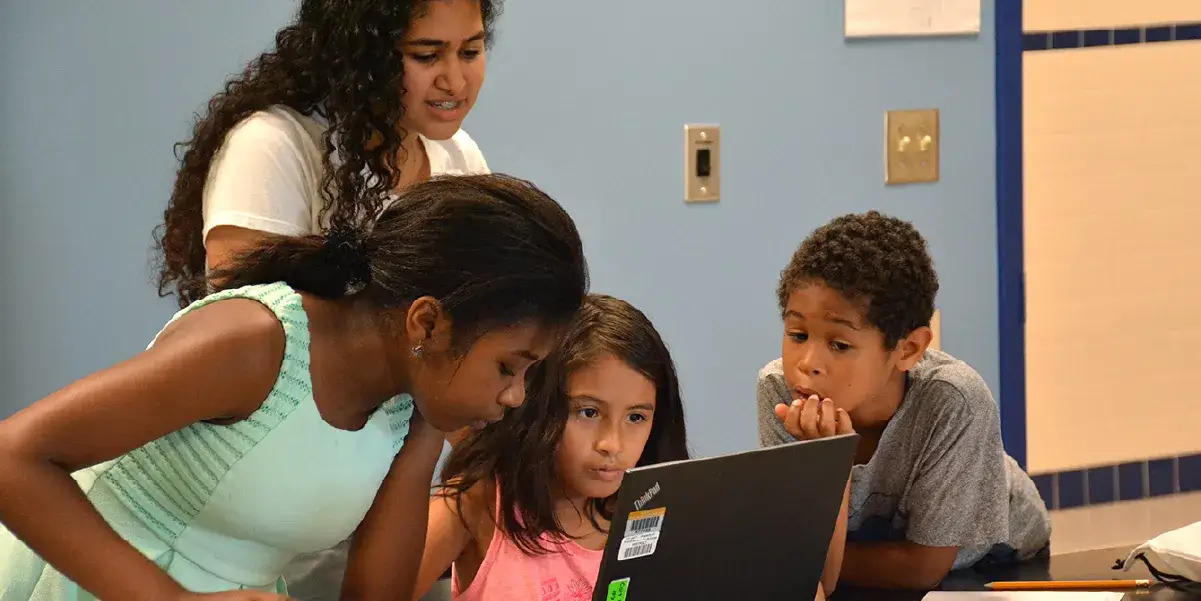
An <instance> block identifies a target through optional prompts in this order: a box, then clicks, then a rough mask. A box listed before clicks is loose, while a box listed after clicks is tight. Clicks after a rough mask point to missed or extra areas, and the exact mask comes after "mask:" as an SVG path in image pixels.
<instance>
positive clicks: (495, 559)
mask: <svg viewBox="0 0 1201 601" xmlns="http://www.w3.org/2000/svg"><path fill="white" fill-rule="evenodd" d="M496 510H497V511H496V515H500V487H499V486H498V487H497V488H496ZM546 547H547V548H557V549H558V551H557V552H555V553H547V554H544V555H534V556H530V555H526V554H525V553H523V552H522V551H521V549H520V548H518V546H517V545H516V544H515V543H514V542H513V541H512V540H510V539H509V537H507V536H505V535H504V532H503V531H502V530H501V528H500V527H499V526H498V527H497V528H496V529H495V531H494V532H493V534H492V541H491V542H490V543H489V544H488V553H487V555H485V556H484V561H483V563H481V564H480V570H479V572H477V573H476V575H475V579H473V580H472V581H471V586H468V587H467V590H459V574H458V570H457V569H455V568H454V567H452V568H451V579H450V580H451V585H450V586H451V594H452V596H453V598H454V599H456V600H458V601H500V600H504V601H508V600H510V599H512V600H515V601H516V600H520V601H527V600H528V601H589V600H590V599H592V588H593V586H595V585H596V576H597V572H599V571H600V562H601V556H602V555H603V554H604V552H603V551H593V550H592V549H585V548H584V547H581V546H580V545H578V544H576V543H575V542H570V541H569V542H566V543H562V544H560V545H557V546H552V543H547V544H546Z"/></svg>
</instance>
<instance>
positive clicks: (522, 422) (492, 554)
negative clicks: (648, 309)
mask: <svg viewBox="0 0 1201 601" xmlns="http://www.w3.org/2000/svg"><path fill="white" fill-rule="evenodd" d="M526 383H527V389H526V403H525V405H524V406H522V407H520V408H518V409H514V410H512V411H511V412H509V413H508V415H506V416H505V418H504V419H503V420H501V421H499V422H496V423H492V424H489V425H487V426H486V427H484V428H483V429H480V430H477V431H474V432H471V433H470V434H468V435H467V436H466V437H465V438H464V439H462V440H461V441H458V442H457V444H455V446H454V449H453V450H452V451H451V454H450V456H449V457H448V458H447V461H446V464H445V466H444V467H443V469H442V478H443V482H445V484H444V485H443V486H442V488H441V489H440V490H439V492H438V493H437V494H436V495H435V496H434V498H433V499H432V501H431V504H430V518H429V530H428V531H427V534H426V545H425V556H424V559H423V561H422V565H421V575H420V577H419V578H418V589H417V591H418V592H419V593H421V592H424V591H425V590H427V589H428V588H429V586H430V585H432V583H433V582H434V581H435V580H436V579H437V578H438V577H439V576H440V575H442V574H443V573H444V572H445V570H446V568H448V567H451V566H452V564H453V570H452V583H451V589H452V591H453V594H454V598H455V599H458V600H460V601H477V600H487V601H492V600H508V599H514V600H522V601H524V600H530V601H544V600H545V601H552V600H553V601H589V600H590V599H591V598H592V589H593V587H594V586H595V584H596V577H597V572H598V571H599V569H600V560H601V554H602V551H603V549H604V546H605V539H606V535H607V530H608V526H609V520H610V518H611V517H612V503H613V502H614V501H615V500H616V494H617V489H618V487H620V486H621V480H622V476H623V475H624V472H625V470H627V469H630V468H633V467H635V466H640V465H651V464H655V463H660V462H666V461H676V460H681V459H687V458H688V445H687V439H686V434H685V430H684V411H683V406H682V405H681V402H680V391H679V385H678V384H677V381H676V370H675V366H674V364H673V363H672V360H671V355H670V354H668V351H667V347H666V345H664V344H663V340H662V338H660V336H659V333H658V332H657V331H656V330H655V328H654V326H653V325H651V323H650V321H649V320H648V319H647V318H646V316H645V315H643V314H642V312H640V311H639V310H638V309H636V308H634V307H633V306H631V305H630V304H629V303H626V302H624V301H621V300H618V299H615V298H612V297H608V296H601V295H591V296H589V297H588V298H587V299H586V300H585V302H584V306H583V308H582V309H581V310H580V312H579V313H578V314H577V316H576V317H575V319H574V321H573V322H572V323H571V324H569V326H568V330H567V332H566V335H565V337H564V338H563V339H562V341H561V342H560V344H559V345H558V346H557V348H555V349H554V350H552V351H551V353H550V354H549V355H548V356H547V358H546V359H545V360H544V361H542V362H541V363H540V364H539V365H538V366H537V367H536V368H532V371H531V373H530V376H529V377H528V378H527V380H526Z"/></svg>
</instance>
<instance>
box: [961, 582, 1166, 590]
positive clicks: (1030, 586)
mask: <svg viewBox="0 0 1201 601" xmlns="http://www.w3.org/2000/svg"><path fill="white" fill-rule="evenodd" d="M1150 586H1151V581H1150V580H1048V581H1045V582H1039V581H1020V582H990V583H988V584H986V585H984V588H987V589H989V590H993V591H1088V590H1094V591H1095V590H1113V589H1127V588H1148V587H1150Z"/></svg>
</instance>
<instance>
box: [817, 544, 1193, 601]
mask: <svg viewBox="0 0 1201 601" xmlns="http://www.w3.org/2000/svg"><path fill="white" fill-rule="evenodd" d="M1129 552H1130V547H1121V548H1116V549H1105V550H1101V551H1082V552H1079V553H1068V554H1065V555H1054V556H1052V557H1050V558H1049V559H1044V560H1040V561H1032V562H1027V563H1024V564H1020V565H1015V566H1004V567H990V568H983V569H969V570H961V571H958V572H952V573H951V575H949V576H948V577H947V579H946V580H945V581H943V583H942V586H941V587H939V590H944V591H982V590H985V589H984V585H985V584H988V583H989V582H995V581H997V580H1121V579H1131V578H1151V574H1150V573H1149V572H1148V571H1147V569H1146V566H1143V565H1142V564H1139V565H1137V566H1136V567H1134V568H1132V569H1131V570H1130V571H1129V572H1123V571H1120V570H1114V569H1112V568H1113V565H1114V562H1116V561H1117V560H1118V559H1125V558H1126V555H1127V554H1128V553H1129ZM925 594H926V593H925V592H924V591H921V592H919V591H884V590H875V589H860V588H854V587H844V586H841V585H840V586H839V587H838V590H837V591H835V592H834V595H833V596H831V601H920V599H921V598H922V597H924V596H925ZM1136 600H1137V601H1201V587H1198V588H1196V589H1193V590H1190V591H1181V590H1176V589H1171V588H1168V587H1165V586H1162V585H1160V586H1156V587H1154V588H1152V589H1151V590H1147V591H1132V592H1129V593H1127V595H1126V599H1125V601H1136Z"/></svg>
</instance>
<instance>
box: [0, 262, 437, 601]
mask: <svg viewBox="0 0 1201 601" xmlns="http://www.w3.org/2000/svg"><path fill="white" fill-rule="evenodd" d="M230 298H249V299H254V300H256V301H259V302H261V303H263V304H264V305H266V306H267V307H269V308H270V309H271V310H272V311H273V312H274V313H275V315H276V316H277V317H278V318H279V320H280V322H281V323H282V324H283V328H284V332H285V333H286V336H287V342H286V346H285V351H284V360H283V363H282V365H281V367H280V371H279V378H278V379H277V380H276V383H275V387H274V388H272V389H271V393H270V394H269V395H268V396H267V399H266V400H265V401H264V402H263V405H262V406H261V407H260V408H259V409H258V411H256V412H255V413H253V414H252V415H251V416H250V418H249V419H246V420H243V421H241V422H238V423H236V424H233V425H229V426H217V425H212V424H207V423H198V424H193V425H191V426H189V427H187V428H184V429H182V430H179V431H177V432H172V433H171V434H168V435H166V436H164V437H162V438H160V439H158V440H155V441H152V442H149V443H147V444H145V445H143V446H142V447H139V448H138V449H135V450H133V451H131V452H129V453H127V454H125V455H123V456H121V457H118V458H116V459H114V460H112V461H108V462H105V463H102V464H100V465H96V466H93V467H90V468H87V469H83V470H80V471H78V472H76V473H75V474H73V477H74V478H75V480H76V481H77V482H78V483H79V486H80V488H81V489H82V490H83V491H84V493H85V494H86V495H87V497H88V499H89V500H90V501H91V502H92V504H93V505H94V506H95V507H96V509H97V511H99V512H100V514H101V515H102V516H104V519H105V520H107V521H108V523H109V525H111V526H112V527H113V529H114V530H116V531H117V533H118V534H120V535H121V536H122V537H123V538H124V539H125V540H127V541H129V543H130V544H131V545H133V546H134V547H136V548H137V549H138V550H139V551H141V552H142V553H143V554H144V555H146V556H147V557H149V558H150V559H152V560H153V561H154V562H155V563H157V564H158V565H159V566H161V567H162V568H163V570H165V571H166V572H167V573H168V574H170V575H171V576H172V577H174V578H175V579H176V580H177V581H178V582H179V583H180V584H181V585H183V587H184V588H186V589H188V590H190V591H193V592H220V591H229V590H238V589H260V590H265V591H274V592H280V593H284V592H286V586H285V584H284V582H283V580H282V578H281V577H280V574H281V573H282V572H283V569H284V566H286V565H287V564H288V563H289V562H290V561H291V560H292V559H293V558H294V557H296V556H297V555H299V554H301V553H310V552H315V551H320V550H323V549H329V548H331V547H333V546H335V545H337V544H338V543H339V542H341V541H343V540H345V539H346V538H347V537H348V536H349V535H350V534H351V533H352V532H353V531H354V529H355V527H356V526H358V524H359V522H361V521H362V519H363V517H364V516H365V515H366V513H367V510H368V509H369V508H370V507H371V503H372V501H373V499H374V498H375V493H376V491H377V490H378V489H379V487H380V485H381V484H382V483H383V480H384V476H385V475H386V474H387V472H388V469H389V467H390V465H391V463H392V459H393V458H394V457H395V456H396V454H397V452H398V451H400V448H401V445H402V444H403V443H404V439H405V436H406V435H407V434H408V431H409V418H410V417H411V416H412V414H413V401H412V399H411V398H410V397H408V396H407V395H405V396H401V397H397V398H394V399H392V400H390V401H388V402H387V403H385V404H384V405H383V406H381V407H380V409H379V410H378V411H376V412H375V414H374V415H372V417H371V419H370V420H369V421H368V422H367V425H366V426H365V427H364V428H363V429H361V430H359V431H356V432H350V431H346V430H339V429H337V428H334V427H333V426H331V425H329V424H327V423H326V422H325V421H323V420H322V419H321V416H320V415H319V414H318V412H317V406H316V404H315V403H314V402H313V387H312V384H311V380H310V377H309V327H308V316H307V315H306V314H305V311H304V308H303V307H302V305H301V300H300V295H299V294H297V293H296V291H294V290H293V289H292V288H290V287H288V286H287V285H285V284H268V285H259V286H248V287H246V288H241V289H238V290H230V291H226V292H220V293H217V294H214V295H212V296H209V297H207V298H205V299H204V300H201V301H198V302H196V303H193V304H192V305H191V306H189V307H188V308H187V309H184V310H182V311H180V312H179V313H178V314H176V316H175V317H174V318H172V321H174V320H175V319H178V318H179V317H180V316H182V315H184V314H186V313H188V312H190V311H194V310H196V309H197V308H200V307H202V306H204V305H207V304H211V303H215V302H220V301H221V300H224V299H230ZM152 344H153V343H152ZM62 535H63V536H64V537H70V536H71V533H70V532H63V533H62ZM80 552H81V553H87V552H88V551H87V550H86V549H80ZM100 560H101V558H97V561H100ZM94 599H95V597H94V596H92V595H91V594H89V593H87V592H86V591H84V590H83V589H81V588H80V587H79V586H77V585H76V584H74V583H73V582H71V581H70V580H68V579H67V578H66V577H65V576H63V575H62V574H60V573H59V572H58V571H57V570H56V569H55V568H54V567H53V566H51V565H48V564H47V563H46V562H44V561H42V559H41V558H39V557H38V556H37V554H35V553H34V552H32V551H31V550H30V549H29V548H28V547H26V546H25V545H24V544H23V543H21V542H20V541H19V540H17V539H16V538H15V537H14V536H13V535H12V534H11V533H9V532H8V531H7V530H5V529H3V528H0V601H68V600H69V601H92V600H94Z"/></svg>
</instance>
